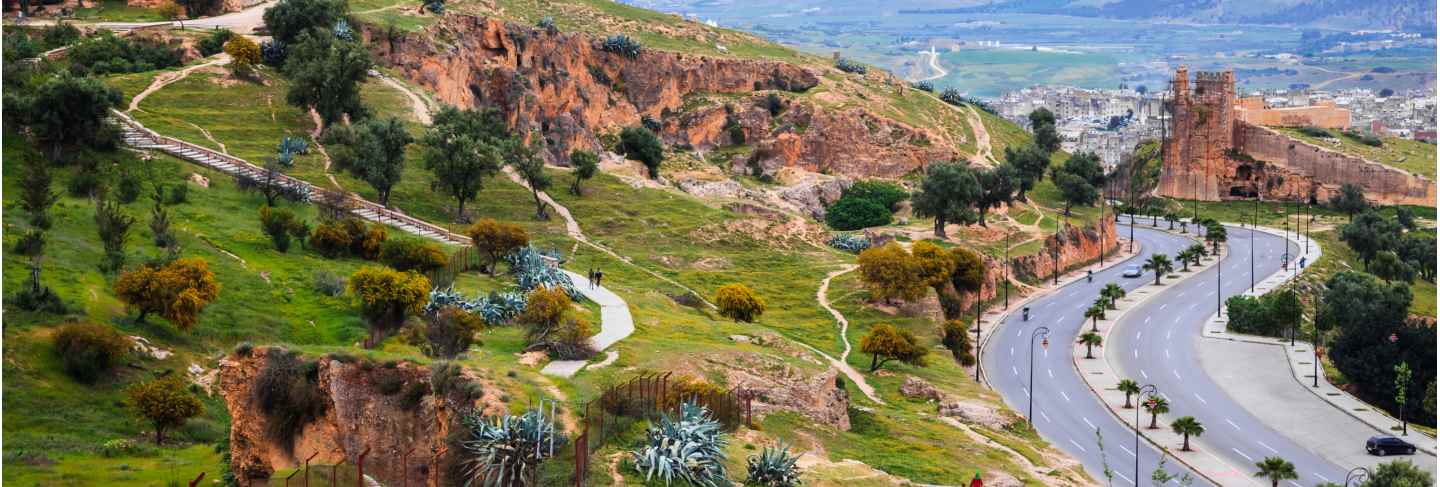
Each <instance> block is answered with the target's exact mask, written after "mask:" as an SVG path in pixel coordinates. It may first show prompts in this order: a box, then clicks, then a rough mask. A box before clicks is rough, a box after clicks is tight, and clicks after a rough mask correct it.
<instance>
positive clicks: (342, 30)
mask: <svg viewBox="0 0 1440 487" xmlns="http://www.w3.org/2000/svg"><path fill="white" fill-rule="evenodd" d="M330 30H331V31H332V32H334V33H335V38H336V39H340V40H342V41H353V40H355V31H354V30H353V29H351V28H350V23H349V22H346V21H345V19H340V20H337V21H335V26H334V27H332V28H331V29H330Z"/></svg>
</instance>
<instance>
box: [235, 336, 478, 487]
mask: <svg viewBox="0 0 1440 487" xmlns="http://www.w3.org/2000/svg"><path fill="white" fill-rule="evenodd" d="M277 353H285V352H284V351H283V350H281V349H277V348H256V349H254V350H252V351H250V352H249V353H247V354H234V355H231V356H229V357H226V358H225V359H223V360H221V361H220V375H219V382H218V384H219V386H220V392H221V394H222V395H223V396H224V398H225V405H226V408H227V409H228V410H229V412H230V418H231V422H230V455H231V463H230V466H231V470H232V471H233V472H235V474H236V476H237V477H239V478H240V479H242V482H244V481H245V480H247V479H253V480H261V479H266V478H269V477H270V475H271V473H272V472H274V471H275V470H279V469H287V468H294V467H295V466H297V465H301V464H303V463H304V461H305V459H306V458H307V457H309V456H310V455H312V454H318V455H317V456H316V457H315V458H314V459H313V460H311V464H312V465H331V464H337V463H341V462H344V463H348V464H351V465H353V464H354V463H355V462H356V460H357V459H358V458H359V456H360V453H361V452H363V451H365V449H366V448H369V449H370V453H369V455H368V456H367V457H366V459H365V473H366V475H367V476H369V477H372V478H375V479H377V480H380V481H382V482H385V483H387V484H398V483H402V480H401V479H402V476H408V477H409V483H410V485H427V484H426V483H425V481H426V477H427V476H431V477H432V478H433V474H428V473H429V472H430V471H431V470H432V469H434V468H435V465H433V464H430V463H431V458H432V457H433V452H435V451H436V450H437V449H439V448H442V447H444V445H445V437H446V435H448V434H449V433H450V431H451V429H452V428H455V427H457V426H458V424H459V417H460V415H461V414H462V413H464V412H466V411H469V410H470V409H471V408H479V409H481V410H483V411H485V412H486V413H499V412H503V410H504V404H503V403H502V402H501V401H500V400H499V399H498V397H499V394H500V392H501V391H499V390H498V389H496V388H495V387H484V388H483V394H481V396H480V397H473V398H472V397H471V394H472V393H471V392H469V391H466V390H463V388H458V387H457V388H452V390H449V391H447V392H446V393H445V394H443V395H435V394H433V393H429V394H426V395H425V396H424V397H423V398H420V399H419V401H418V405H417V404H410V403H408V402H407V399H406V398H405V396H406V393H404V392H400V393H395V392H393V391H392V392H391V393H390V394H386V393H384V392H381V391H379V390H378V389H380V386H379V384H380V382H382V381H384V380H387V378H385V377H384V376H391V377H389V378H388V380H391V381H393V380H399V381H402V382H403V384H405V387H408V386H409V385H411V384H416V383H422V384H427V385H428V383H429V381H430V380H431V374H430V370H429V369H428V368H427V367H423V366H418V365H415V364H411V363H404V362H402V363H399V364H397V365H396V366H395V367H393V368H391V367H385V366H379V365H374V364H367V363H365V362H354V361H349V362H342V361H339V360H334V359H330V358H322V359H319V361H318V364H317V366H316V369H315V370H316V372H315V374H316V379H315V380H314V386H315V387H316V389H317V390H318V391H319V392H320V395H321V396H322V397H323V398H324V401H323V402H324V406H325V412H324V413H323V414H322V415H321V416H320V417H319V418H318V419H316V420H315V421H312V422H310V423H308V424H307V425H305V426H304V427H303V428H301V430H300V431H298V432H295V433H294V441H293V444H292V446H291V447H289V448H287V447H286V445H285V444H284V442H282V441H279V440H276V439H275V438H274V437H273V436H272V435H270V434H269V433H268V429H269V427H270V421H271V420H270V418H269V417H267V416H266V415H265V413H263V412H262V411H263V410H262V409H261V407H260V404H259V403H258V401H257V400H256V396H255V387H256V384H257V380H258V378H259V376H260V374H261V371H262V369H263V368H264V367H265V365H266V361H267V358H268V357H269V356H270V355H271V354H277ZM462 377H464V378H465V380H467V381H475V380H476V379H475V378H474V377H473V376H472V375H470V374H469V373H468V372H467V373H465V374H464V375H462ZM412 449H413V450H412ZM406 451H412V454H411V456H410V458H409V462H408V469H406V468H402V462H403V461H404V458H403V456H404V454H405V452H406Z"/></svg>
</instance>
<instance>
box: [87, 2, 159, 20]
mask: <svg viewBox="0 0 1440 487" xmlns="http://www.w3.org/2000/svg"><path fill="white" fill-rule="evenodd" d="M75 19H76V20H91V21H106V22H154V21H158V20H168V19H166V18H165V17H164V16H163V15H160V11H159V9H154V8H144V7H134V6H131V5H129V3H128V2H126V1H125V0H100V1H99V2H98V5H97V6H94V7H86V8H77V9H75Z"/></svg>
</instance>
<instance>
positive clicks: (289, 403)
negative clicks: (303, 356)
mask: <svg viewBox="0 0 1440 487" xmlns="http://www.w3.org/2000/svg"><path fill="white" fill-rule="evenodd" d="M318 370H319V369H318V368H317V367H316V364H315V363H313V362H304V361H301V360H300V359H299V357H298V355H297V354H296V353H295V352H291V351H289V350H284V349H272V350H270V353H269V354H267V356H266V358H265V366H264V367H263V368H262V369H260V375H259V377H258V378H257V379H256V380H255V388H254V389H253V392H252V394H254V395H255V398H254V399H255V402H256V403H257V404H259V405H260V412H261V413H264V414H265V419H266V432H267V433H268V434H269V435H270V437H271V438H272V439H274V440H277V441H280V443H281V445H283V446H284V448H285V449H287V450H289V449H290V448H292V447H293V446H294V439H295V435H296V434H297V433H299V432H300V430H301V429H303V428H304V427H305V425H307V424H310V423H311V422H312V421H315V420H316V419H318V418H319V417H320V415H322V414H324V413H325V408H326V405H325V396H324V395H323V394H321V393H320V389H319V387H317V385H316V381H317V380H319V377H318V375H317V372H318Z"/></svg>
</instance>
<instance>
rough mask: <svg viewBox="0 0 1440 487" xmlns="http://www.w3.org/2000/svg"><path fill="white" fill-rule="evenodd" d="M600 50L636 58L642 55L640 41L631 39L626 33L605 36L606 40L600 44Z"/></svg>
mask: <svg viewBox="0 0 1440 487" xmlns="http://www.w3.org/2000/svg"><path fill="white" fill-rule="evenodd" d="M600 50H602V51H605V52H612V53H615V54H619V55H621V56H625V57H627V58H630V59H635V58H637V57H640V41H637V40H634V39H631V38H630V37H629V36H626V35H625V34H615V35H612V36H609V37H606V38H605V41H604V42H602V43H601V44H600Z"/></svg>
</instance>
